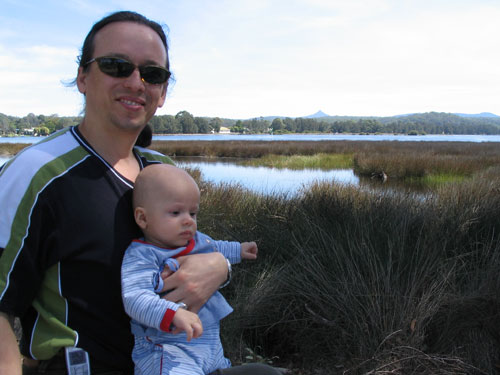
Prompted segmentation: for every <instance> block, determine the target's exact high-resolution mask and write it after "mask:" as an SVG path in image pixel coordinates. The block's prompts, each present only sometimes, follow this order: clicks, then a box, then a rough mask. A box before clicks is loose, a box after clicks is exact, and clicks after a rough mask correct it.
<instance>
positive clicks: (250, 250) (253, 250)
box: [241, 242, 259, 260]
mask: <svg viewBox="0 0 500 375" xmlns="http://www.w3.org/2000/svg"><path fill="white" fill-rule="evenodd" d="M258 251H259V250H258V249H257V244H256V243H255V242H242V244H241V258H242V259H250V260H255V259H257V253H258Z"/></svg>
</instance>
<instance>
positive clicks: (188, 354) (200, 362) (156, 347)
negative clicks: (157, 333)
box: [132, 324, 231, 375]
mask: <svg viewBox="0 0 500 375" xmlns="http://www.w3.org/2000/svg"><path fill="white" fill-rule="evenodd" d="M219 334H220V333H219V326H218V325H217V324H216V325H213V326H211V327H203V334H202V335H201V337H199V338H197V339H194V338H193V339H191V341H190V342H187V341H186V335H185V333H179V334H177V335H173V334H170V333H165V335H164V337H136V338H135V346H134V350H133V352H132V359H133V360H134V363H135V375H205V374H209V373H211V372H213V371H215V370H217V369H224V368H227V367H230V366H231V363H230V362H229V360H228V359H227V358H225V357H224V351H223V349H222V344H221V342H220V335H219Z"/></svg>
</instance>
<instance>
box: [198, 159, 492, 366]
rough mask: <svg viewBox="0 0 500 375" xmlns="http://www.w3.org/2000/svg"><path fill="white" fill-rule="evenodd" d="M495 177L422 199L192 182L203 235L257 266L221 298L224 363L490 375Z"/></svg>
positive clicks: (245, 268) (239, 270)
mask: <svg viewBox="0 0 500 375" xmlns="http://www.w3.org/2000/svg"><path fill="white" fill-rule="evenodd" d="M498 169H500V168H497V169H496V170H495V168H491V169H489V170H488V171H485V172H482V173H481V174H480V175H475V177H474V178H471V179H469V180H466V181H465V182H462V183H452V184H449V185H448V186H447V188H438V189H437V190H436V192H435V194H433V195H431V196H428V197H427V198H426V199H421V197H420V196H418V195H415V194H412V193H402V194H394V193H389V192H373V191H363V190H360V189H355V188H353V187H345V186H337V185H335V184H325V183H323V184H317V185H314V186H312V187H311V188H309V189H307V190H305V191H304V192H303V194H302V195H300V196H298V197H283V196H261V195H257V194H254V193H251V192H249V191H246V190H245V189H244V188H242V187H241V186H228V185H221V186H215V185H210V184H205V183H203V181H201V185H202V189H203V193H202V195H203V200H202V212H201V213H200V223H199V225H200V228H201V229H202V230H204V231H206V232H208V233H210V234H211V235H213V236H215V237H217V238H226V239H236V240H250V239H255V240H257V241H258V243H259V260H258V261H257V262H255V263H254V264H251V263H247V264H242V265H239V266H236V267H235V278H234V280H233V282H232V284H231V285H230V286H229V287H228V288H227V289H226V290H224V291H223V293H224V294H225V295H226V297H228V298H229V299H230V302H231V304H232V305H233V306H234V307H235V313H234V314H232V315H231V316H230V317H228V318H227V319H225V320H224V321H223V324H222V326H223V340H224V344H225V347H226V349H227V351H228V354H229V355H230V356H231V358H232V359H233V361H234V362H235V363H238V362H244V361H245V359H244V353H245V350H246V348H253V349H255V348H260V349H259V350H260V351H261V355H262V356H263V357H264V358H272V357H275V356H277V357H279V362H280V363H281V364H282V365H285V366H287V367H293V368H301V369H302V370H301V371H302V372H297V373H301V374H305V373H310V374H312V373H315V374H317V373H325V374H326V373H328V374H334V373H339V374H340V373H343V374H362V373H364V374H369V373H370V374H382V373H387V372H390V373H392V374H408V373H418V374H452V373H464V374H465V373H467V374H476V373H477V374H484V373H491V374H493V373H495V371H496V369H495V366H496V363H497V362H496V361H497V359H498V357H497V349H498V346H499V345H500V342H499V340H500V339H499V338H500V328H499V325H498V324H497V323H498V316H499V315H498V314H499V312H500V292H499V291H500V275H499V273H498V268H499V266H500V241H499V240H500V210H499V209H498V207H500V191H499V190H498V186H500V178H499V177H498V176H499V175H500V173H499V170H498ZM201 179H203V176H201ZM495 322H496V323H495ZM335 369H337V370H335ZM297 371H298V370H297ZM307 371H309V372H307ZM321 371H323V372H321Z"/></svg>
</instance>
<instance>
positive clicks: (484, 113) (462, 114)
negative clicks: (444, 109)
mask: <svg viewBox="0 0 500 375" xmlns="http://www.w3.org/2000/svg"><path fill="white" fill-rule="evenodd" d="M454 115H457V116H460V117H493V118H495V117H500V116H497V115H495V114H494V113H490V112H481V113H477V114H467V113H454Z"/></svg>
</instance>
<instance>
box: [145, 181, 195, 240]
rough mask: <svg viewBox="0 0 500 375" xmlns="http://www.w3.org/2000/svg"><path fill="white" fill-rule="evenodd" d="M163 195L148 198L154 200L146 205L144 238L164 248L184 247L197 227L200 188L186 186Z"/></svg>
mask: <svg viewBox="0 0 500 375" xmlns="http://www.w3.org/2000/svg"><path fill="white" fill-rule="evenodd" d="M163 195H164V196H163V197H160V198H158V199H149V200H150V201H151V200H153V202H150V204H148V205H147V207H146V215H147V227H146V228H145V229H143V232H144V236H145V238H146V241H148V242H150V243H153V244H155V245H157V246H160V247H166V248H176V247H181V246H186V244H187V243H188V241H189V240H190V239H191V238H193V236H194V235H195V233H196V230H197V224H196V216H197V214H198V210H199V205H200V194H199V191H198V189H197V188H195V187H190V186H186V187H185V188H184V189H179V191H175V192H172V191H170V192H169V193H168V194H163Z"/></svg>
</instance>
